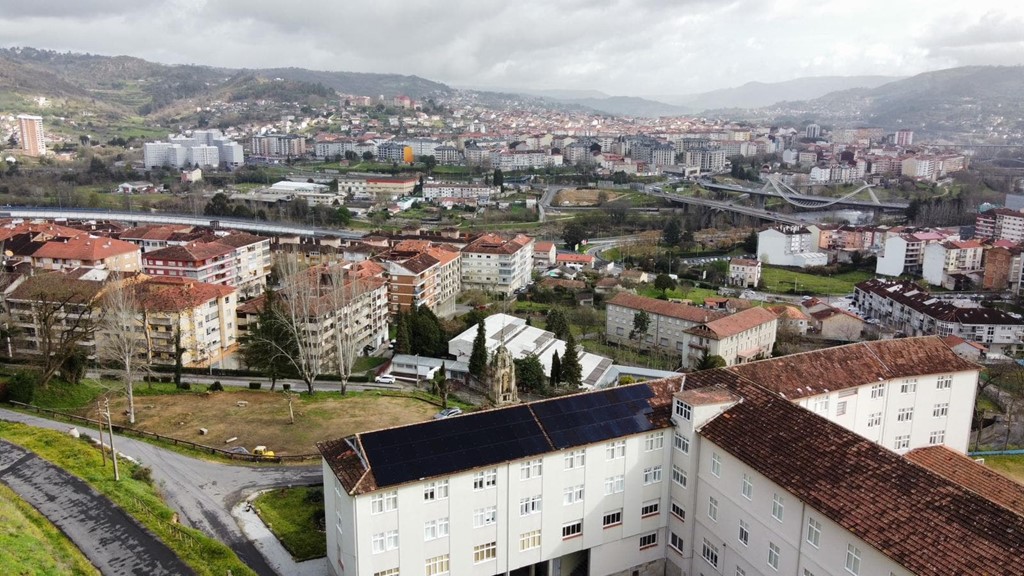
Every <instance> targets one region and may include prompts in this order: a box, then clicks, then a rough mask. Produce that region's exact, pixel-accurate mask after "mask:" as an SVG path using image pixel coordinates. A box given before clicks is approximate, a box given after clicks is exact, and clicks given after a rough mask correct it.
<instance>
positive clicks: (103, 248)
mask: <svg viewBox="0 0 1024 576" xmlns="http://www.w3.org/2000/svg"><path fill="white" fill-rule="evenodd" d="M141 255H142V253H141V251H140V250H139V247H138V246H136V245H135V244H132V243H131V242H125V241H123V240H115V239H113V238H99V237H95V236H91V235H89V234H86V233H79V234H78V235H77V236H75V237H73V238H63V239H59V240H56V239H55V240H49V241H46V242H44V243H43V244H42V245H41V246H39V248H37V249H36V250H35V251H34V252H32V256H31V259H32V267H33V268H42V269H45V270H74V269H76V268H103V269H106V270H112V271H116V272H138V271H139V270H141V269H142V256H141Z"/></svg>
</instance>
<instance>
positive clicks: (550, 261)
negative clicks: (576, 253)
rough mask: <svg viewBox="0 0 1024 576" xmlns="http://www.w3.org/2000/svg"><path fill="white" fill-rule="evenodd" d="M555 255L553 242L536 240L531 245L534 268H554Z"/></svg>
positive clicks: (555, 250)
mask: <svg viewBox="0 0 1024 576" xmlns="http://www.w3.org/2000/svg"><path fill="white" fill-rule="evenodd" d="M557 253H558V251H557V249H556V247H555V243H554V242H548V241H546V240H538V241H537V242H534V243H533V263H534V264H535V265H536V266H543V267H545V268H546V267H548V266H554V265H555V256H556V255H557Z"/></svg>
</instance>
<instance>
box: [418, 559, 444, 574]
mask: <svg viewBox="0 0 1024 576" xmlns="http://www.w3.org/2000/svg"><path fill="white" fill-rule="evenodd" d="M423 573H424V574H426V576H440V575H441V574H447V573H448V555H447V554H442V555H440V556H434V557H433V558H427V562H426V564H425V569H424V572H423Z"/></svg>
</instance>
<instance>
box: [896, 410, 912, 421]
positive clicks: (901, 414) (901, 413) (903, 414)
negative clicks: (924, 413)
mask: <svg viewBox="0 0 1024 576" xmlns="http://www.w3.org/2000/svg"><path fill="white" fill-rule="evenodd" d="M913 419H914V409H913V408H900V409H899V410H898V411H897V412H896V421H897V422H910V421H911V420H913Z"/></svg>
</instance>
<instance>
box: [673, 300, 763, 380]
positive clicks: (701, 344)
mask: <svg viewBox="0 0 1024 576" xmlns="http://www.w3.org/2000/svg"><path fill="white" fill-rule="evenodd" d="M778 329H779V319H778V317H777V316H776V315H775V314H774V313H773V312H771V311H770V310H767V309H765V308H761V307H760V306H755V307H753V308H748V309H746V310H741V311H739V312H737V313H735V314H732V315H731V316H726V317H725V318H719V319H717V320H712V321H710V322H705V323H703V324H699V325H697V326H694V327H693V328H690V329H688V330H686V331H684V332H683V367H684V368H693V367H694V366H696V365H697V364H698V363H699V362H700V360H701V357H702V356H703V355H704V354H707V355H708V356H720V357H721V358H722V359H723V360H725V365H726V366H735V365H736V364H744V363H746V362H751V361H754V360H760V359H762V358H769V357H770V356H771V355H772V348H774V347H775V336H776V334H777V333H778Z"/></svg>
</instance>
